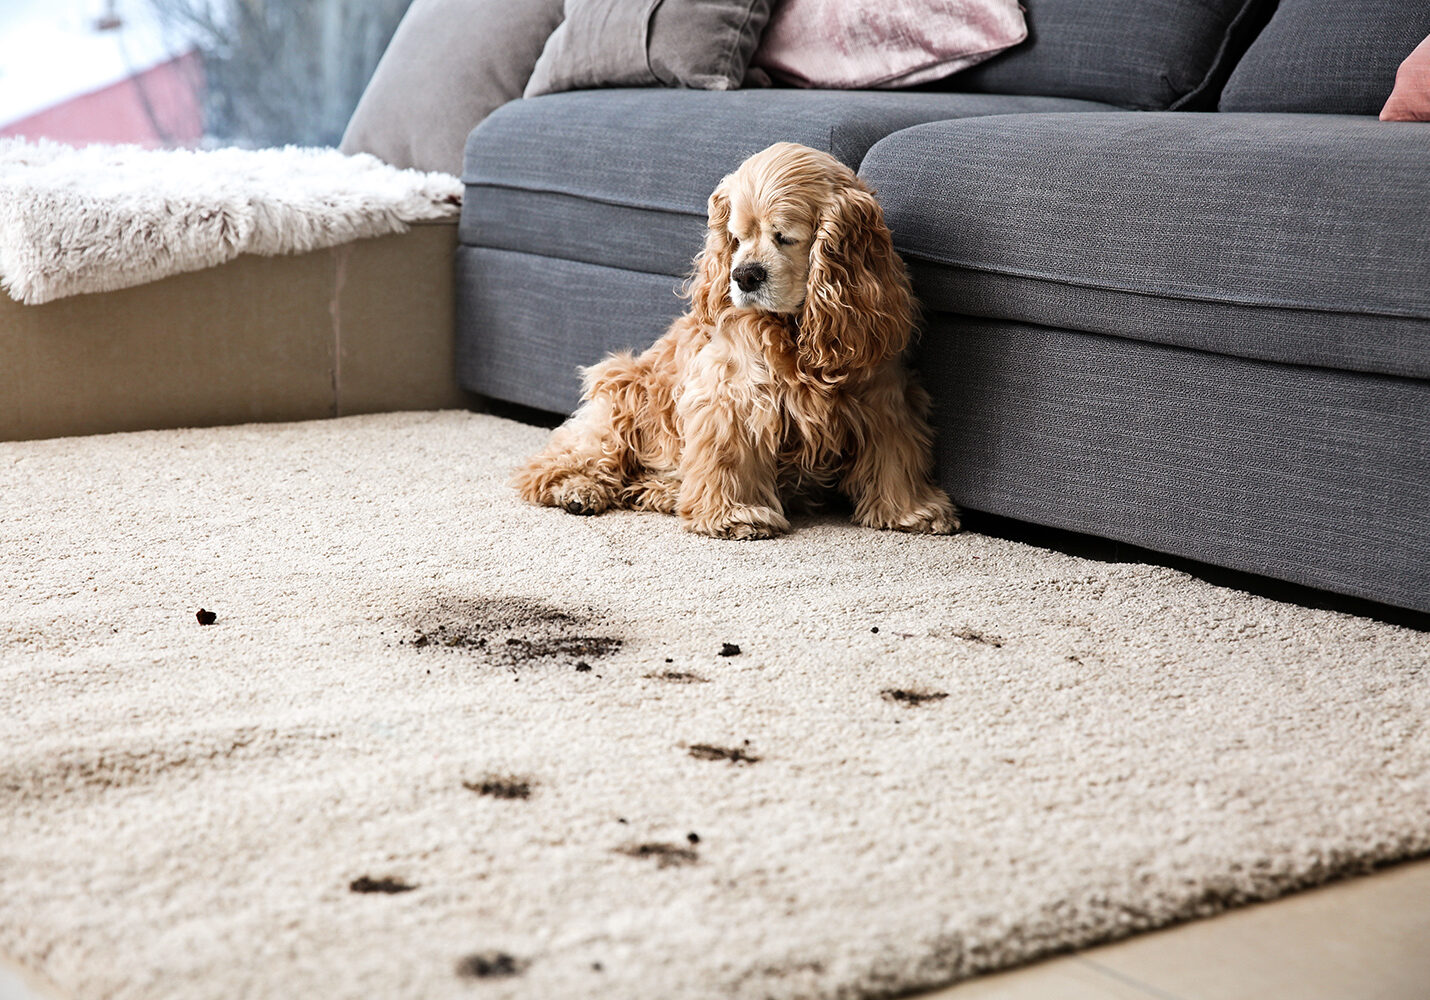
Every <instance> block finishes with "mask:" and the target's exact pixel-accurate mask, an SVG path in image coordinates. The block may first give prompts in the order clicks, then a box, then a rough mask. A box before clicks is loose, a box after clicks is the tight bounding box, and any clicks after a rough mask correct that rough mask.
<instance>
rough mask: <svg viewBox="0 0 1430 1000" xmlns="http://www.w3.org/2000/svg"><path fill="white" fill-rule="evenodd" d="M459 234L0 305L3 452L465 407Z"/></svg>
mask: <svg viewBox="0 0 1430 1000" xmlns="http://www.w3.org/2000/svg"><path fill="white" fill-rule="evenodd" d="M456 239H457V224H456V221H455V220H453V221H450V222H433V223H417V224H415V225H413V226H412V228H411V230H410V231H409V232H407V233H403V234H400V235H395V236H382V237H377V238H375V239H368V240H359V241H357V242H354V243H347V244H343V245H341V246H337V247H333V248H331V249H327V250H318V251H314V252H312V253H306V254H299V255H294V256H280V257H260V256H243V257H239V258H237V259H235V260H233V261H231V262H230V263H227V264H223V265H221V266H218V267H213V268H208V269H206V270H202V271H194V272H190V273H187V274H180V275H176V276H174V277H170V278H165V279H163V280H160V281H156V282H152V283H150V284H147V285H141V286H139V287H136V288H128V289H124V290H121V291H115V292H104V293H100V294H93V295H77V296H72V297H70V298H64V299H59V300H57V301H54V302H50V303H47V304H45V305H38V306H27V305H22V304H21V303H18V302H16V301H14V300H13V299H11V298H9V296H6V295H4V294H0V440H17V439H27V438H44V437H59V436H64V435H71V434H101V433H108V432H111V431H130V430H146V429H151V428H165V427H188V426H212V425H216V424H233V423H246V422H249V421H274V420H307V419H313V418H319V417H335V416H346V415H349V414H356V413H373V412H381V411H387V410H426V409H443V408H449V407H463V406H467V405H468V404H469V403H472V402H474V401H473V400H472V399H471V398H470V397H468V396H467V395H466V394H464V393H463V392H462V391H461V390H460V389H459V388H458V386H457V381H456V376H455V374H454V365H453V321H452V308H453V294H452V255H453V249H454V247H455V245H456Z"/></svg>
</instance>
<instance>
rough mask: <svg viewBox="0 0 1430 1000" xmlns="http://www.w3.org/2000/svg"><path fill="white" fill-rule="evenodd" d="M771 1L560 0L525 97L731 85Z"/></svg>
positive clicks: (735, 82) (748, 54)
mask: <svg viewBox="0 0 1430 1000" xmlns="http://www.w3.org/2000/svg"><path fill="white" fill-rule="evenodd" d="M770 5H771V0H639V2H631V0H566V19H565V21H564V22H562V24H561V26H560V27H559V28H557V29H556V30H555V31H554V32H553V33H552V34H551V37H550V38H549V39H548V40H547V42H546V48H545V49H544V50H543V51H542V53H541V58H540V59H539V60H538V61H537V63H536V68H535V70H533V72H532V74H531V80H530V81H529V82H528V83H527V86H526V92H525V96H527V97H538V96H540V95H542V94H553V93H557V92H560V91H563V90H578V89H582V88H587V87H640V86H650V87H654V86H666V87H695V88H699V89H701V90H734V89H735V88H737V87H739V86H740V84H741V83H743V82H744V79H745V71H746V70H747V69H748V68H749V64H750V57H751V56H752V55H754V53H755V47H756V46H757V45H759V43H760V35H761V33H762V32H763V31H764V29H765V25H766V23H767V22H768V21H769V17H770Z"/></svg>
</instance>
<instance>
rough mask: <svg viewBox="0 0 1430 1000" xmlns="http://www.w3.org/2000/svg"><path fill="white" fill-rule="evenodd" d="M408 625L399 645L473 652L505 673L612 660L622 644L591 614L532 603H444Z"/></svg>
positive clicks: (518, 599) (488, 600)
mask: <svg viewBox="0 0 1430 1000" xmlns="http://www.w3.org/2000/svg"><path fill="white" fill-rule="evenodd" d="M410 621H411V627H410V631H408V632H406V634H405V635H404V636H403V637H402V638H399V639H398V640H397V645H399V646H406V647H408V648H410V649H414V650H419V651H428V650H460V651H466V652H472V653H476V654H478V655H479V656H480V657H481V658H482V659H483V660H484V661H485V662H486V663H488V664H490V665H491V666H495V667H504V668H506V669H509V670H518V669H519V668H522V667H526V666H540V665H546V664H561V665H565V666H571V665H574V664H576V663H581V662H586V661H589V660H593V659H600V658H602V657H606V656H610V655H611V654H612V653H614V652H616V651H617V650H619V649H621V648H622V647H623V646H624V645H625V642H626V640H625V639H624V638H623V637H621V636H618V635H610V634H600V633H601V632H604V631H605V630H606V629H607V628H608V623H607V622H606V620H605V618H604V616H603V615H601V614H600V613H599V612H597V611H596V609H594V608H591V607H585V608H563V607H559V606H557V605H554V604H550V603H548V602H546V601H543V600H541V599H539V598H534V597H510V596H506V597H490V598H475V599H470V598H467V599H458V598H447V599H443V600H438V601H436V602H434V603H433V605H432V606H431V607H430V608H429V609H427V610H426V611H423V612H421V613H419V614H416V615H413V616H412V617H411V619H410ZM588 666H589V664H588Z"/></svg>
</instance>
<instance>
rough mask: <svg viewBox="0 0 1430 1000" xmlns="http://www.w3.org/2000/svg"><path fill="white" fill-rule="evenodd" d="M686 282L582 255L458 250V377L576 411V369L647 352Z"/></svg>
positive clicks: (475, 387)
mask: <svg viewBox="0 0 1430 1000" xmlns="http://www.w3.org/2000/svg"><path fill="white" fill-rule="evenodd" d="M680 286H681V281H680V279H678V278H675V277H672V276H670V275H663V274H645V273H642V272H639V271H626V270H622V269H620V268H614V267H600V266H596V265H593V264H584V263H579V262H576V261H569V260H560V259H558V258H552V257H540V256H536V255H534V254H524V253H515V252H512V251H509V250H491V249H487V248H484V247H468V246H458V247H457V315H458V323H459V330H458V336H457V377H458V379H459V381H460V382H461V383H462V386H463V387H464V388H466V389H468V390H470V391H472V392H478V393H481V394H482V395H485V396H491V397H493V398H495V399H503V400H506V401H507V402H511V403H521V404H522V405H523V406H534V407H536V408H537V409H541V410H549V411H550V412H552V413H570V412H571V411H572V410H574V409H575V408H576V405H577V403H579V402H580V400H581V378H580V373H579V372H578V371H577V368H578V366H581V365H590V364H594V363H595V362H597V361H599V360H601V358H602V357H603V356H605V355H606V354H608V353H610V352H611V351H621V350H636V351H639V350H644V349H645V348H646V347H648V346H649V345H650V344H651V343H653V342H654V341H655V339H656V338H657V337H659V336H660V335H661V334H662V333H664V332H665V328H666V327H667V326H669V325H670V321H671V320H673V319H675V317H677V316H679V315H680V314H681V313H682V312H684V311H685V302H684V301H683V300H682V299H681V298H680V296H679V293H680Z"/></svg>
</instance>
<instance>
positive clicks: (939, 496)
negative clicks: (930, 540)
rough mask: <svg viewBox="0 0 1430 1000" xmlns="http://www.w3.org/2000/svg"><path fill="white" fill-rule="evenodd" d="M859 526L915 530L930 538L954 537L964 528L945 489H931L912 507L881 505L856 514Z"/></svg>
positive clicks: (856, 521) (887, 529)
mask: <svg viewBox="0 0 1430 1000" xmlns="http://www.w3.org/2000/svg"><path fill="white" fill-rule="evenodd" d="M854 522H855V523H856V524H862V525H864V526H865V527H867V528H882V529H884V530H886V531H913V532H919V533H921V534H926V535H951V534H953V533H954V532H955V531H957V530H958V529H959V528H960V527H962V523H961V522H960V521H959V517H958V508H957V507H955V506H954V505H953V502H952V501H951V500H949V498H948V497H947V496H945V495H944V493H943V491H942V490H932V489H931V490H929V491H928V492H927V493H926V494H924V495H923V496H920V497H919V498H918V499H917V500H916V501H915V502H914V503H912V504H909V505H908V506H895V505H892V504H879V505H876V506H874V507H873V508H872V509H870V510H867V511H862V512H859V513H856V515H855V517H854Z"/></svg>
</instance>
